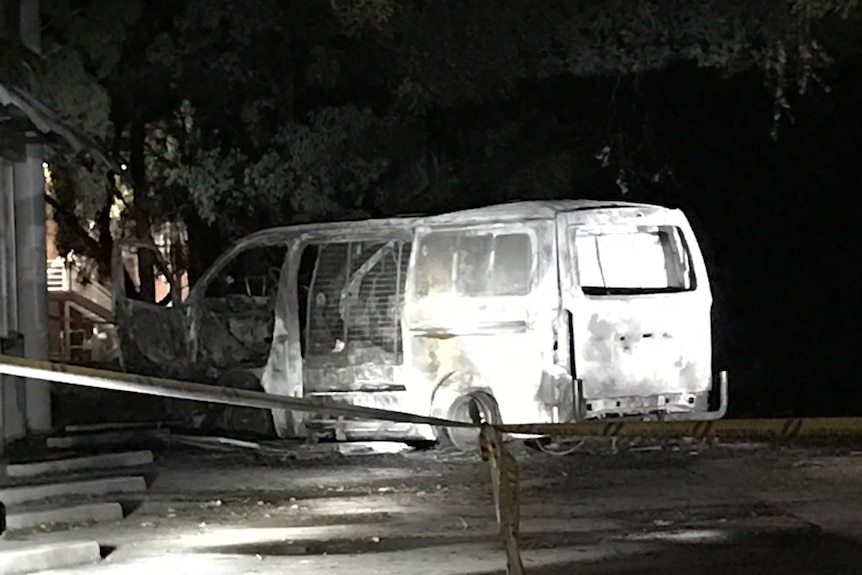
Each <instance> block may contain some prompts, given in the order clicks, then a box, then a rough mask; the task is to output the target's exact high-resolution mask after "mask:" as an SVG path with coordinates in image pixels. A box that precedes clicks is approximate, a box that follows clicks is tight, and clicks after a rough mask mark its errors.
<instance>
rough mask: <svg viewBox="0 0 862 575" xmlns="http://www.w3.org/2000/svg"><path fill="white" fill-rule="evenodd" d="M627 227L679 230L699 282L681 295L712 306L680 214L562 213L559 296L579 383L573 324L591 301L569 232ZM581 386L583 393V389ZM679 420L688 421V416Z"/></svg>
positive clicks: (635, 210) (635, 209)
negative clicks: (581, 275) (572, 230)
mask: <svg viewBox="0 0 862 575" xmlns="http://www.w3.org/2000/svg"><path fill="white" fill-rule="evenodd" d="M625 225H638V226H653V225H657V226H673V227H677V228H679V229H680V231H681V232H682V235H683V237H684V241H685V242H686V245H687V247H688V251H689V259H690V265H691V269H692V271H693V273H694V277H695V278H696V281H697V283H696V285H695V287H694V289H693V290H691V291H689V292H684V293H681V294H680V295H681V296H682V297H686V298H690V299H692V300H695V299H697V300H700V301H704V300H706V301H707V302H709V305H711V297H712V296H711V292H710V285H709V277H708V275H707V270H706V265H705V263H704V261H703V255H702V253H701V251H700V247H699V246H698V243H697V241H696V238H695V236H694V232H693V230H692V228H691V225H690V224H689V222H688V220H687V218H686V217H685V215H684V214H683V213H682V212H681V211H679V210H674V209H668V208H662V207H657V206H619V207H602V208H596V209H583V210H574V211H566V212H561V213H559V214H558V215H557V244H558V261H559V269H560V297H561V301H562V313H563V314H564V316H565V319H566V322H565V323H566V324H567V325H566V330H567V334H568V338H569V345H568V347H569V351H570V354H569V355H570V357H569V369H570V370H571V374H572V377H573V378H575V379H576V380H577V379H578V378H579V377H580V375H581V369H580V368H579V366H578V341H577V333H576V330H575V328H574V324H575V323H577V322H580V321H583V318H582V317H581V315H583V313H584V310H585V309H587V308H589V302H590V301H591V300H592V298H591V297H590V296H587V295H586V294H585V293H584V292H583V291H582V290H581V288H580V281H579V278H578V271H577V264H576V262H577V259H576V258H577V254H576V253H575V246H574V245H573V243H572V242H571V241H570V230H571V229H572V228H573V227H590V228H598V229H601V228H602V227H605V226H608V227H615V226H625ZM569 314H571V315H569ZM706 338H707V341H705V342H703V345H706V346H708V347H710V348H711V344H712V342H711V333H709V334H707V335H706ZM707 355H708V358H709V364H710V367H709V369H710V370H711V359H712V357H711V356H712V354H711V349H710V351H709V352H708V354H707ZM578 387H579V389H580V391H581V393H582V394H583V393H584V392H583V388H582V387H580V386H578ZM710 387H713V386H712V385H711V384H710ZM588 401H589V399H585V398H584V397H580V398H577V401H576V405H579V406H580V407H581V408H582V407H583V403H584V402H588ZM707 409H708V408H707ZM704 413H708V412H692V413H691V414H690V415H691V418H692V419H698V418H701V416H702V415H704ZM581 414H582V413H581ZM682 415H683V414H680V416H682ZM686 415H688V414H686ZM680 418H681V419H685V418H686V417H680Z"/></svg>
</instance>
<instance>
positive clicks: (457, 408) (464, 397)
mask: <svg viewBox="0 0 862 575" xmlns="http://www.w3.org/2000/svg"><path fill="white" fill-rule="evenodd" d="M475 380H476V378H467V377H463V374H450V375H449V376H447V377H446V378H444V380H443V382H441V384H440V385H438V386H437V388H436V389H435V390H434V395H433V396H432V402H431V403H432V410H431V413H432V415H433V416H435V417H441V418H443V419H450V420H453V421H470V415H469V406H470V402H472V401H475V402H476V405H477V406H478V407H479V410H480V415H481V417H482V420H483V421H485V422H487V423H491V424H497V425H499V424H501V423H503V418H502V416H501V414H500V406H499V405H498V404H497V400H496V399H495V398H494V394H493V392H492V391H491V389H490V387H488V386H487V385H473V382H475ZM467 382H470V383H467ZM434 432H435V435H436V436H437V441H438V443H439V445H440V447H450V448H455V449H457V450H459V451H475V450H478V448H479V443H478V440H479V431H478V429H470V428H456V427H444V426H439V427H435V429H434Z"/></svg>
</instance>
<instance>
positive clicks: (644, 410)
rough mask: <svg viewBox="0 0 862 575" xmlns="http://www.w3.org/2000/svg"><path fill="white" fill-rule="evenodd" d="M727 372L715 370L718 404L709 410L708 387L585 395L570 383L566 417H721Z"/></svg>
mask: <svg viewBox="0 0 862 575" xmlns="http://www.w3.org/2000/svg"><path fill="white" fill-rule="evenodd" d="M727 387H728V380H727V372H726V371H722V372H721V373H720V374H719V406H718V409H717V410H715V411H710V410H709V393H710V392H709V390H705V391H701V392H694V393H688V392H681V393H676V392H675V393H664V394H654V395H649V396H631V397H613V398H598V399H594V398H585V397H584V396H583V387H582V386H581V385H577V384H576V385H574V388H573V390H572V394H573V396H574V397H575V401H574V402H573V403H574V405H573V407H572V413H571V414H570V417H571V419H570V421H583V420H588V419H596V418H601V417H607V416H611V417H632V418H638V419H646V420H649V419H658V420H663V421H704V420H715V419H721V418H722V417H724V415H725V414H726V413H727V405H728V395H727Z"/></svg>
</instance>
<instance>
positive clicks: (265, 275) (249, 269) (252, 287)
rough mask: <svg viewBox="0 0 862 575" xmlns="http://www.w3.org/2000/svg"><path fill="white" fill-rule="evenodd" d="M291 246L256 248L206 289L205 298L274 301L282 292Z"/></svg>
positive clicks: (237, 257)
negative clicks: (285, 267) (282, 275)
mask: <svg viewBox="0 0 862 575" xmlns="http://www.w3.org/2000/svg"><path fill="white" fill-rule="evenodd" d="M286 256H287V246H285V245H274V246H254V247H250V248H248V249H246V250H244V251H242V252H240V253H238V254H236V255H235V256H234V258H233V259H232V260H231V261H230V262H228V264H227V265H226V266H225V267H224V269H222V270H221V271H219V273H218V275H216V276H215V277H214V278H213V279H212V280H211V281H210V284H209V285H208V286H207V288H206V292H205V294H204V297H206V298H224V297H229V296H245V297H249V298H266V297H271V296H273V295H274V294H275V292H276V291H277V290H278V284H279V281H280V278H281V269H282V266H283V265H284V259H285V257H286Z"/></svg>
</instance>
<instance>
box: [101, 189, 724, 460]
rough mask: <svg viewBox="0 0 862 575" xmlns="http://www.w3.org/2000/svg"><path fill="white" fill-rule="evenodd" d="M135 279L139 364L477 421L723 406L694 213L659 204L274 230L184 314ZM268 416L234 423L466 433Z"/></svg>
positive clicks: (228, 265)
mask: <svg viewBox="0 0 862 575" xmlns="http://www.w3.org/2000/svg"><path fill="white" fill-rule="evenodd" d="M138 247H139V249H140V248H143V247H144V246H138ZM121 288H122V284H121V280H119V279H118V280H117V282H115V296H116V298H117V301H116V309H117V313H118V317H121V318H122V319H121V320H120V321H119V322H118V323H120V325H121V326H122V329H120V332H119V334H120V338H121V349H122V357H123V361H124V364H125V365H124V367H125V369H127V370H129V371H136V372H148V373H153V372H157V373H161V374H165V375H170V376H176V377H187V378H189V377H191V378H206V379H209V380H211V381H212V380H215V381H218V383H219V384H220V385H231V386H240V387H246V388H258V389H259V388H261V387H262V388H263V389H264V390H266V391H267V392H270V393H275V394H281V395H289V396H294V397H319V398H326V399H327V400H329V401H337V402H347V403H350V404H354V405H365V406H371V407H378V408H384V409H395V410H399V411H406V412H410V413H416V414H421V415H432V416H437V417H446V418H453V419H459V420H465V419H467V418H468V417H469V414H468V404H469V401H468V400H469V399H470V398H474V399H476V400H478V403H479V405H480V406H481V408H482V409H483V410H484V411H485V413H484V414H483V415H484V417H485V419H486V420H490V421H504V422H506V423H513V424H514V423H535V422H559V421H572V420H582V419H590V418H600V417H625V416H636V417H641V418H642V417H664V418H670V419H709V418H715V417H719V416H720V415H721V413H722V412H723V410H719V411H718V412H710V411H709V407H708V403H709V401H708V400H709V394H710V391H711V390H712V388H713V379H714V378H713V371H712V346H711V319H710V316H711V306H712V296H711V293H710V287H709V281H708V276H707V270H706V267H705V264H704V261H703V257H702V254H701V252H700V249H699V247H698V244H697V240H696V238H695V236H694V234H693V232H692V229H691V226H690V225H689V223H688V220H687V219H686V217H685V215H684V214H683V213H682V212H680V211H679V210H673V209H668V208H664V207H660V206H652V205H644V204H633V203H625V202H592V201H580V200H570V201H545V202H518V203H511V204H502V205H496V206H490V207H486V208H480V209H474V210H467V211H461V212H455V213H449V214H443V215H437V216H430V217H421V218H420V217H415V218H394V219H388V220H371V221H362V222H338V223H327V224H310V225H301V226H291V227H284V228H276V229H269V230H265V231H261V232H258V233H255V234H252V235H250V236H248V237H246V238H244V239H243V240H241V241H240V242H238V243H237V244H236V245H235V246H234V247H232V248H231V249H230V250H228V251H227V252H226V253H225V254H223V255H222V256H221V257H220V258H219V259H218V260H217V261H216V262H215V263H214V264H213V266H212V267H211V268H210V269H209V270H208V271H207V272H206V273H205V274H204V276H203V277H202V278H201V279H200V280H199V282H198V283H197V284H196V285H195V286H194V288H193V289H192V290H191V292H190V293H189V296H188V298H187V299H186V300H185V301H182V302H176V303H175V304H174V305H172V306H171V307H163V306H155V305H151V304H145V303H142V302H138V301H132V300H128V299H125V298H123V297H122V293H121ZM174 288H176V286H174ZM174 292H175V293H178V291H176V289H175V290H174ZM175 301H176V300H175ZM721 399H722V403H723V402H724V399H725V398H724V397H722V398H721ZM260 419H261V418H258V419H257V420H255V421H256V423H252V419H250V418H239V419H234V420H232V423H231V424H230V425H232V426H233V427H238V428H250V427H254V428H255V429H256V430H258V431H264V432H274V433H275V434H277V435H278V436H280V437H297V436H299V437H303V436H308V435H309V434H313V435H319V434H334V435H335V437H337V438H341V439H347V438H349V439H359V438H375V439H382V438H390V439H399V440H433V439H444V440H448V441H452V442H454V443H456V444H463V438H460V437H456V431H455V430H451V431H446V430H435V429H431V428H429V427H427V426H423V425H411V424H404V423H391V422H379V421H365V420H349V419H347V420H343V419H342V420H326V419H322V418H321V417H320V416H313V415H307V414H301V413H288V412H285V411H274V412H273V413H272V418H266V421H265V422H261V421H260ZM457 433H470V432H464V431H460V432H457Z"/></svg>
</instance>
